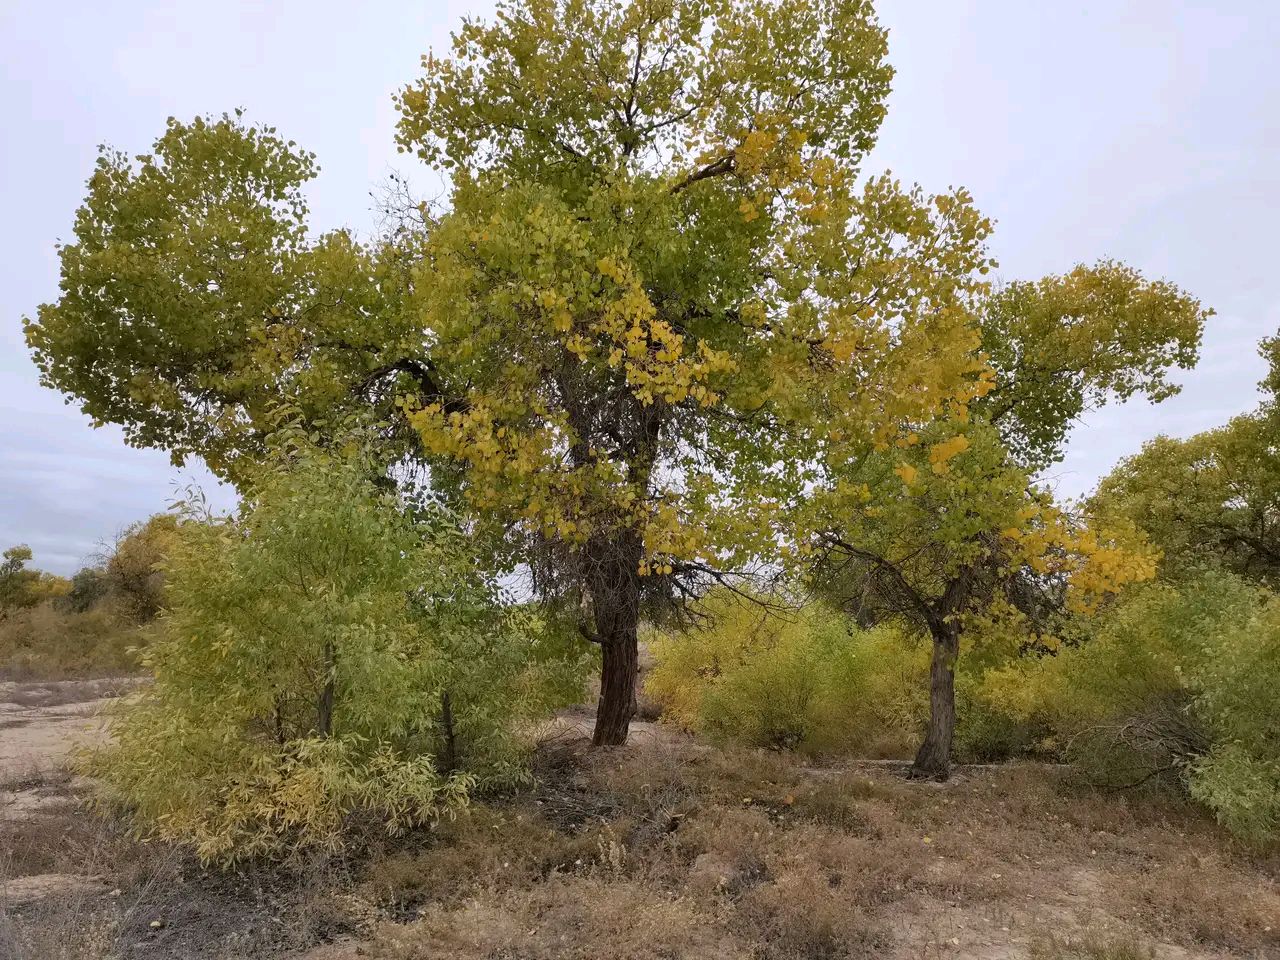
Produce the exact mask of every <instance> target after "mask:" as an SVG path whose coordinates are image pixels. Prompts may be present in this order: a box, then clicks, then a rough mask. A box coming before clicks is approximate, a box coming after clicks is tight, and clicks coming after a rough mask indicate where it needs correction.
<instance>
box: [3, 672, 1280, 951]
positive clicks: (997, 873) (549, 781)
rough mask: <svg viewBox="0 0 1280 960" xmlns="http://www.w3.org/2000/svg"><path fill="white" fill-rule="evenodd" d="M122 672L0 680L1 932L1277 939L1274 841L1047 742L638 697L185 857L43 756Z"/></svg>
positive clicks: (542, 940) (721, 941)
mask: <svg viewBox="0 0 1280 960" xmlns="http://www.w3.org/2000/svg"><path fill="white" fill-rule="evenodd" d="M127 687H128V684H120V683H118V682H117V683H116V684H115V685H114V686H113V685H111V682H107V681H83V682H62V683H54V684H12V683H8V684H4V685H3V686H0V698H2V699H3V701H4V702H3V703H0V881H2V882H0V958H3V960H11V958H12V960H70V958H77V960H79V958H87V960H108V958H110V960H117V958H118V960H134V958H174V960H197V958H205V960H232V958H236V960H241V958H290V960H300V958H305V960H355V958H373V960H426V958H431V960H434V958H450V960H552V958H555V960H560V958H570V960H572V958H578V960H594V958H597V957H611V958H620V960H683V958H687V960H695V958H696V960H704V958H711V960H714V958H726V960H748V958H750V960H793V958H794V960H840V958H860V957H866V958H872V957H874V958H887V960H943V958H978V960H1015V958H1016V960H1024V958H1026V960H1142V958H1153V957H1154V958H1158V960H1189V958H1214V960H1246V958H1247V960H1275V958H1280V855H1277V854H1276V853H1275V852H1271V853H1265V852H1258V851H1249V850H1245V849H1243V848H1240V847H1238V846H1237V845H1235V844H1233V843H1232V842H1230V841H1229V839H1228V838H1227V837H1226V836H1225V835H1224V834H1223V833H1222V832H1221V831H1220V830H1218V829H1217V828H1216V827H1215V826H1214V824H1212V823H1211V822H1209V821H1208V820H1206V819H1205V818H1204V817H1203V816H1202V815H1201V814H1200V813H1199V812H1198V811H1197V810H1196V809H1194V808H1193V807H1190V806H1188V805H1185V804H1183V803H1182V802H1180V801H1177V800H1176V799H1171V798H1166V797H1159V796H1154V795H1153V796H1127V795H1115V794H1106V795H1104V794H1098V793H1095V792H1092V791H1089V790H1086V789H1084V788H1082V787H1080V786H1079V785H1077V784H1075V783H1073V782H1072V781H1071V779H1070V777H1069V774H1068V772H1066V771H1064V770H1062V769H1058V768H1052V767H1041V766H1036V765H1030V764H1010V765H1007V766H1003V767H988V768H962V769H960V770H959V771H958V773H957V775H956V776H955V777H953V779H952V780H951V781H950V782H949V783H947V784H945V785H935V784H918V783H910V782H907V781H904V780H903V779H902V778H901V776H900V775H899V771H898V770H896V769H895V768H894V767H893V766H892V765H890V764H870V763H869V764H855V765H844V766H840V767H830V768H813V767H809V766H803V765H801V764H799V763H797V762H794V761H792V760H791V759H789V758H787V757H786V756H782V755H779V754H773V753H762V752H748V751H723V750H720V749H717V748H713V747H710V746H707V745H704V744H700V743H697V742H695V741H694V740H692V739H691V738H689V737H686V736H683V735H680V734H677V733H673V732H672V731H671V730H669V729H668V728H665V727H663V726H661V725H656V724H652V723H645V724H640V725H638V726H637V728H636V732H635V736H634V737H633V743H632V744H630V745H628V746H627V747H626V748H620V749H612V750H595V751H593V750H590V749H588V748H587V746H586V744H585V743H584V740H583V736H584V734H585V733H586V732H587V730H588V727H589V722H590V717H589V715H587V714H585V713H583V712H581V711H578V712H574V713H569V714H566V715H565V716H563V717H561V718H559V719H558V720H557V721H556V722H554V723H553V724H551V725H549V726H548V727H547V728H546V729H544V730H543V731H541V738H542V741H543V742H542V745H541V747H540V748H539V750H538V753H537V755H536V764H535V772H536V774H537V784H536V785H535V786H533V787H531V788H529V789H527V790H524V791H521V792H519V793H516V794H513V795H509V796H505V797H499V798H491V799H489V800H488V801H487V802H484V803H478V804H476V805H475V807H474V808H473V810H472V811H471V813H470V814H469V815H467V816H464V817H462V818H460V819H459V820H457V821H455V822H452V823H444V824H442V825H441V826H440V827H439V828H438V829H436V830H435V831H424V832H423V833H421V834H419V835H415V836H412V837H409V838H405V839H402V840H398V841H395V842H390V841H387V842H383V843H377V844H373V845H371V846H368V847H366V848H365V849H362V850H361V851H360V852H358V853H353V854H352V855H350V856H348V857H346V858H344V859H340V860H334V859H326V860H323V861H320V860H317V861H314V862H308V863H294V864H290V865H287V866H276V867H255V868H251V869H245V870H242V871H239V872H224V871H217V870H207V869H204V868H202V867H200V866H199V864H197V863H195V862H194V861H193V860H192V859H191V857H190V856H189V855H188V854H186V853H185V852H184V851H181V850H177V849H173V848H169V847H165V846H163V845H159V844H147V843H143V842H140V841H137V840H135V839H131V838H130V837H129V836H128V835H127V833H126V831H125V830H124V829H123V828H122V826H121V825H120V824H118V823H113V822H111V821H109V820H106V819H104V818H102V817H99V816H96V815H93V814H91V813H90V812H89V810H88V809H87V807H86V806H85V797H86V795H87V788H88V786H89V785H88V784H86V783H85V782H83V781H82V780H80V779H77V778H76V777H74V776H73V775H71V774H70V773H69V772H68V771H67V770H66V768H65V766H62V765H61V763H62V760H63V759H64V758H65V756H66V753H67V751H68V749H69V748H70V746H71V745H72V744H74V743H77V742H93V741H94V740H95V739H97V738H101V736H102V735H103V734H102V725H101V722H100V720H98V719H96V718H95V713H96V711H97V710H98V708H100V707H101V706H102V705H103V704H104V703H106V702H109V700H110V697H111V696H112V695H114V694H117V693H119V692H121V691H122V690H124V689H127Z"/></svg>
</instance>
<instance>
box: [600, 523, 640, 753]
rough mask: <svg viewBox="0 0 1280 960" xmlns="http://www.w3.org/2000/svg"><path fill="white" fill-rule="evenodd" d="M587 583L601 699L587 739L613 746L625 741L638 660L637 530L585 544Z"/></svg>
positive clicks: (638, 576) (638, 562)
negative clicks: (591, 730)
mask: <svg viewBox="0 0 1280 960" xmlns="http://www.w3.org/2000/svg"><path fill="white" fill-rule="evenodd" d="M588 551H589V553H588V561H589V566H588V574H587V589H588V591H589V593H590V597H591V611H592V618H593V619H594V621H595V638H594V639H595V640H596V641H597V642H598V643H599V644H600V699H599V701H598V702H597V704H596V728H595V732H594V733H593V734H592V737H591V742H592V743H593V744H594V745H595V746H597V747H617V746H621V745H622V744H624V743H626V742H627V730H628V727H629V726H630V724H631V716H632V714H634V713H635V710H636V673H637V670H638V666H639V662H640V653H639V641H638V635H639V631H640V574H639V572H638V567H639V565H640V557H641V555H642V553H643V544H642V541H641V539H640V537H639V535H638V534H635V533H630V532H628V533H623V534H620V535H617V536H614V537H611V538H608V539H604V538H602V539H600V540H597V541H595V542H593V543H591V544H589V546H588Z"/></svg>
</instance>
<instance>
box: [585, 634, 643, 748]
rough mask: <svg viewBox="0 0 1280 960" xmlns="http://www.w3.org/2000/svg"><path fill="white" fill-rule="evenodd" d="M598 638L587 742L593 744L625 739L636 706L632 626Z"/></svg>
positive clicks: (618, 743)
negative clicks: (596, 688)
mask: <svg viewBox="0 0 1280 960" xmlns="http://www.w3.org/2000/svg"><path fill="white" fill-rule="evenodd" d="M601 639H602V641H603V642H602V643H601V645H600V646H601V650H600V653H601V662H600V700H599V702H598V703H597V705H596V729H595V732H594V733H593V734H592V736H591V742H592V744H593V745H595V746H597V747H616V746H621V745H622V744H624V743H626V742H627V732H628V730H629V729H630V726H631V716H632V714H634V713H635V710H636V672H637V669H638V665H639V661H640V656H639V648H638V643H637V639H636V630H635V629H634V628H632V629H631V630H630V631H628V632H624V633H622V635H620V636H614V637H609V638H601Z"/></svg>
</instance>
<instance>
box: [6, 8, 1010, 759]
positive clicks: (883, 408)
mask: <svg viewBox="0 0 1280 960" xmlns="http://www.w3.org/2000/svg"><path fill="white" fill-rule="evenodd" d="M885 58H886V34H885V31H884V30H883V29H882V28H880V27H879V26H878V24H877V23H876V21H875V18H874V14H873V11H872V9H871V5H870V3H869V2H866V0H629V2H620V0H510V2H506V3H501V4H499V7H498V10H497V14H496V17H495V18H494V20H493V21H492V22H489V23H485V22H480V21H474V20H468V21H466V22H465V23H464V24H463V26H462V28H461V29H460V30H459V31H458V33H457V34H456V35H455V37H454V41H453V45H452V49H451V51H450V52H449V54H448V55H447V56H443V57H437V56H434V55H431V56H428V57H426V58H425V59H424V74H423V76H422V78H421V79H420V80H419V81H418V82H416V83H414V84H412V85H411V86H409V87H407V88H406V89H405V90H404V91H403V92H402V93H401V94H400V96H399V97H398V105H399V108H400V111H401V121H400V127H399V142H400V144H401V146H402V147H404V148H405V149H406V150H409V151H412V152H414V153H416V154H417V155H418V156H420V157H421V158H422V159H423V160H425V161H426V162H427V163H428V164H430V165H431V166H432V167H434V168H435V169H436V170H438V171H440V172H441V173H443V174H444V175H445V176H446V177H447V179H448V182H449V183H450V193H449V197H448V200H447V203H446V204H445V206H444V208H443V210H442V211H440V212H437V213H431V212H430V211H427V212H424V215H423V217H422V218H421V221H420V223H419V224H418V226H417V228H414V229H409V230H405V231H399V232H397V233H395V234H393V235H391V236H388V237H386V238H384V239H383V240H380V241H379V242H376V243H373V244H367V245H362V244H360V243H357V242H356V241H355V240H354V239H353V238H352V236H351V235H349V234H348V233H346V232H342V231H339V232H335V233H330V234H326V235H323V236H320V237H318V238H312V237H311V235H310V234H309V233H308V231H307V226H306V210H305V205H304V203H303V200H302V187H303V185H304V183H305V182H306V181H307V180H308V179H309V178H310V177H312V176H314V172H315V168H314V162H313V159H312V158H311V156H310V155H309V154H306V153H305V152H302V151H300V150H298V149H297V148H296V147H295V146H294V145H293V144H292V143H290V142H286V141H284V140H283V139H282V138H280V137H279V136H278V135H277V134H276V133H275V131H274V130H272V129H270V128H266V129H263V128H254V127H247V126H246V125H244V123H243V122H242V121H241V120H240V118H238V117H225V118H222V119H220V120H207V121H206V120H197V121H195V122H194V123H190V124H184V123H179V122H175V121H171V122H170V125H169V129H168V130H167V132H166V133H165V134H164V136H163V137H161V139H160V140H158V141H157V143H156V145H155V148H154V150H153V152H152V153H151V154H149V155H147V156H144V157H140V158H135V159H132V160H131V159H130V158H128V157H125V156H123V155H120V154H117V153H111V152H108V153H104V154H103V156H102V158H101V159H100V160H99V164H98V168H97V170H96V171H95V173H94V175H93V177H92V178H91V180H90V183H89V196H88V199H87V200H86V203H85V206H84V207H83V208H82V210H81V211H80V213H79V215H78V217H77V222H76V229H75V241H74V242H72V243H70V244H68V245H66V246H65V247H63V249H62V262H63V275H62V295H61V297H60V299H59V300H58V301H57V302H56V303H53V304H49V305H46V306H44V307H42V308H41V309H40V311H39V314H38V316H37V318H36V319H35V320H33V321H31V322H30V323H29V325H28V330H27V333H28V339H29V342H30V343H31V345H32V347H33V349H34V351H35V355H36V360H37V363H38V364H39V366H40V368H41V370H42V372H43V375H44V378H45V381H46V382H47V383H49V384H50V385H52V386H54V387H56V388H58V389H60V390H62V391H64V392H66V393H68V394H70V395H72V396H73V397H76V398H78V399H79V400H80V402H81V404H82V406H83V408H84V409H85V410H86V412H88V413H89V414H90V415H91V416H93V417H95V418H96V419H98V420H102V421H110V422H115V423H120V424H123V426H124V428H125V430H126V435H127V436H128V437H129V439H130V441H131V442H133V443H136V444H139V445H146V446H156V447H161V448H166V449H169V450H171V451H172V452H173V453H174V455H175V456H177V457H182V456H185V455H188V454H199V455H201V456H204V457H205V458H206V459H208V460H209V462H210V463H211V465H212V466H213V467H214V469H216V470H218V471H219V472H221V473H223V474H224V475H226V476H229V477H231V478H233V479H242V478H244V477H246V476H248V475H249V474H250V471H247V470H244V469H243V464H244V463H245V462H246V460H247V461H248V462H252V461H253V460H254V459H256V458H258V457H260V456H261V455H262V450H263V449H264V447H265V438H266V437H267V436H268V435H269V434H270V432H271V431H272V430H273V429H274V428H275V424H277V423H278V422H279V420H280V417H281V410H282V408H284V409H287V410H288V411H289V416H290V417H291V418H293V419H294V420H296V419H297V418H299V417H301V418H302V420H303V422H306V423H311V424H313V425H316V427H317V429H321V430H323V429H324V428H323V426H321V425H323V424H325V423H331V422H334V421H335V420H336V419H337V418H338V417H339V416H341V415H344V414H345V413H347V412H348V411H350V410H352V409H361V408H366V407H368V406H370V405H373V406H375V407H378V408H379V409H380V412H381V413H383V414H387V413H388V412H389V411H390V410H391V409H392V408H393V407H394V409H395V410H396V413H395V417H397V418H398V419H393V421H392V422H393V427H392V428H390V429H389V430H388V447H387V460H388V462H391V461H392V460H397V459H400V458H402V457H403V456H405V455H406V454H408V455H409V456H410V457H412V458H413V459H415V460H418V461H420V462H422V463H426V464H429V465H430V466H431V474H432V482H433V483H435V484H437V485H438V486H439V488H440V489H441V490H443V491H447V492H448V493H450V494H451V495H452V496H454V497H455V498H456V499H457V501H458V502H459V503H460V504H462V505H464V506H465V507H466V508H467V509H468V510H469V511H470V515H471V517H472V518H473V520H474V529H475V531H476V534H477V537H480V538H482V539H483V540H484V541H485V542H497V543H500V544H501V546H502V550H501V557H502V558H503V560H504V561H505V562H506V563H508V564H510V565H516V564H520V563H523V564H526V565H528V566H529V568H531V569H532V570H533V572H534V575H535V583H536V584H537V586H538V587H539V589H540V590H541V591H542V593H543V594H544V595H545V596H547V597H548V598H552V599H555V600H557V601H559V602H561V603H564V604H565V605H566V606H567V607H568V608H570V609H572V610H574V611H576V615H577V616H578V617H579V618H580V623H579V625H580V628H581V631H582V633H583V634H584V635H585V636H587V637H588V638H589V639H591V640H592V641H594V642H595V643H597V644H599V646H600V648H601V651H602V661H603V669H602V676H601V695H600V703H599V710H598V718H597V725H596V731H595V737H594V739H595V742H596V743H597V744H617V743H622V742H624V741H625V739H626V735H627V728H628V722H629V720H630V717H631V714H632V712H633V688H634V681H635V674H636V659H637V653H636V644H637V625H638V623H639V621H640V619H641V616H642V611H643V609H644V605H645V603H646V602H648V601H650V600H653V601H658V600H663V599H666V600H670V599H672V598H679V597H681V596H683V595H685V594H687V593H690V592H696V590H697V589H698V587H699V583H700V582H702V583H705V581H706V580H707V579H708V578H717V577H725V576H728V575H731V574H732V573H734V572H736V571H741V570H743V569H745V568H747V567H748V566H750V565H751V564H752V563H753V562H759V561H761V560H768V559H769V558H771V557H773V556H774V555H775V554H776V551H777V547H778V543H779V536H780V531H779V529H778V527H777V525H776V523H775V521H776V519H777V518H779V517H781V516H783V515H785V513H786V508H787V507H788V506H789V505H790V504H791V503H792V502H793V501H794V500H795V499H796V498H798V497H801V496H803V495H804V494H805V492H806V491H807V490H809V489H810V488H811V486H812V482H813V480H814V473H813V471H814V470H815V469H816V468H817V466H818V465H819V464H820V463H821V460H822V456H821V454H822V452H823V450H824V449H825V448H826V446H827V445H829V444H830V443H832V442H839V443H840V444H841V445H842V449H843V450H847V451H851V455H856V452H857V451H860V450H871V449H874V448H875V446H876V445H877V444H880V445H883V444H885V443H888V442H890V441H891V440H892V438H893V437H895V436H897V435H898V434H899V432H900V429H901V425H902V424H904V423H919V422H927V421H930V420H933V419H936V418H938V417H940V416H942V415H944V414H946V413H953V414H954V413H956V412H957V411H961V410H963V409H964V408H965V406H966V404H968V403H969V402H970V401H971V400H973V399H974V398H975V397H978V396H980V395H981V394H982V393H983V392H984V391H986V390H988V389H989V388H990V386H991V381H990V378H989V377H988V376H987V371H986V368H985V367H984V365H983V364H982V363H981V361H980V359H979V357H978V353H977V347H978V333H977V331H976V329H975V327H974V325H973V324H972V323H971V309H972V307H973V304H974V302H975V300H976V298H977V297H978V296H979V294H980V292H981V290H982V289H983V283H984V281H983V280H982V276H981V275H982V274H984V273H986V271H987V270H988V269H989V267H990V265H991V264H990V261H989V259H988V258H987V256H986V254H985V252H984V247H983V242H984V240H985V238H986V236H987V234H988V232H989V230H990V224H989V222H988V221H986V220H985V219H983V218H982V217H981V216H980V215H979V214H978V213H977V212H975V210H974V209H973V208H972V206H971V203H970V198H969V197H968V195H967V194H966V193H965V192H964V191H955V192H953V193H949V194H944V195H941V196H936V197H935V196H929V195H926V194H925V193H923V192H922V191H921V190H919V189H911V188H903V187H902V186H901V185H900V184H899V183H898V182H897V181H895V180H894V179H893V178H892V177H890V176H887V175H885V176H866V175H864V174H863V172H862V170H861V164H862V160H863V158H864V156H865V155H866V153H867V151H868V150H869V149H870V148H871V147H872V145H873V144H874V142H875V138H876V133H877V130H878V127H879V125H880V123H881V121H882V119H883V117H884V113H885V99H886V96H887V94H888V91H889V82H890V79H891V77H892V70H891V68H890V67H889V66H888V64H887V62H886V59H885ZM397 423H398V424H400V425H401V426H404V425H408V426H410V427H411V428H412V430H411V431H409V430H405V429H397V428H396V427H395V426H394V424H397ZM409 438H412V439H413V442H412V443H410V442H409Z"/></svg>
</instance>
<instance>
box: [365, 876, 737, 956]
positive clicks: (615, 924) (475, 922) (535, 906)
mask: <svg viewBox="0 0 1280 960" xmlns="http://www.w3.org/2000/svg"><path fill="white" fill-rule="evenodd" d="M368 955H369V956H370V957H372V958H375V960H495V958H516V957H518V958H520V960H598V958H599V957H601V956H609V957H611V958H616V960H748V958H749V957H751V956H752V953H751V951H749V950H748V949H747V948H746V947H745V946H744V945H742V944H740V943H738V942H736V941H735V940H734V938H733V937H731V936H728V935H727V931H726V929H725V927H724V925H723V923H722V922H721V921H720V919H719V918H718V917H717V916H716V915H715V914H714V913H711V912H709V911H707V910H705V909H702V908H700V907H699V906H697V905H695V903H694V902H693V901H692V900H689V899H684V898H678V897H677V898H671V897H667V896H664V895H662V894H661V893H660V892H658V891H655V890H653V889H652V888H649V887H646V886H643V885H641V884H638V883H636V882H634V881H630V880H626V879H621V878H618V877H616V876H614V875H612V874H611V873H608V872H591V873H588V874H582V875H575V876H564V875H558V874H557V875H553V876H551V877H549V878H548V879H547V880H546V881H545V882H544V883H542V884H539V885H538V886H536V887H532V888H529V889H523V890H517V891H510V892H507V893H505V894H498V893H493V892H489V893H485V894H483V895H481V896H479V897H477V898H475V899H473V900H470V901H468V902H466V903H465V904H462V905H460V906H457V907H436V908H433V909H430V910H428V911H426V912H425V913H424V914H423V916H422V918H421V920H419V921H418V922H416V923H412V924H408V925H405V926H400V927H392V928H388V929H384V931H383V932H382V936H381V938H380V939H379V941H378V943H377V945H376V946H375V947H373V948H372V949H371V950H370V951H369V954H368Z"/></svg>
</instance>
